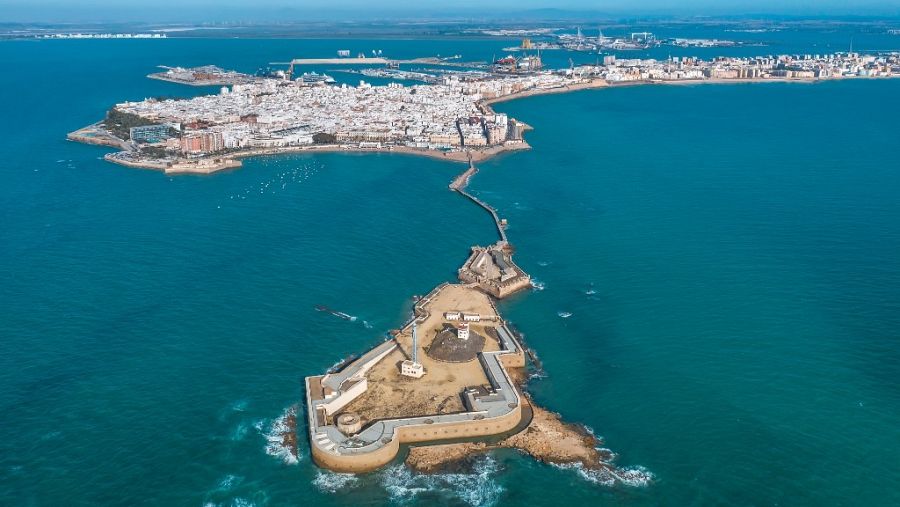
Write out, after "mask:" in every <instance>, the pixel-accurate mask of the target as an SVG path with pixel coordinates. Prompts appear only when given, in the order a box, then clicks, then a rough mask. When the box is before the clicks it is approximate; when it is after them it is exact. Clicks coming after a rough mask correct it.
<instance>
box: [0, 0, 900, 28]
mask: <svg viewBox="0 0 900 507" xmlns="http://www.w3.org/2000/svg"><path fill="white" fill-rule="evenodd" d="M0 13H3V18H4V20H5V21H6V22H20V23H21V22H53V23H55V22H68V23H85V22H141V21H143V22H200V21H202V22H221V21H243V22H254V21H290V22H299V21H341V20H365V19H391V18H396V19H410V18H417V17H419V18H473V17H475V18H482V19H493V18H500V17H505V18H510V17H511V18H513V19H515V18H517V17H522V18H532V19H534V18H538V19H540V18H546V19H558V18H569V17H571V18H576V17H582V18H583V17H591V16H594V17H599V16H735V17H743V16H759V15H773V16H778V15H783V16H804V17H816V16H852V17H856V16H880V17H895V16H900V1H897V0H866V1H862V2H855V3H854V4H853V5H849V4H847V3H846V2H840V1H836V0H826V1H810V0H787V1H774V0H764V1H761V2H753V1H748V0H727V1H725V2H715V1H712V0H694V1H691V2H675V1H671V0H641V1H639V2H625V1H623V0H610V1H605V2H601V3H595V2H587V1H584V0H564V1H561V2H552V3H551V2H547V1H546V0H526V1H523V2H516V1H512V0H497V1H495V2H492V3H491V4H489V5H484V4H483V3H480V2H474V1H470V0H464V1H461V2H457V3H455V4H454V6H453V8H447V7H445V6H444V5H442V4H439V3H434V2H426V3H419V4H417V5H415V6H409V5H405V4H404V3H403V2H399V1H396V2H391V1H388V2H382V3H379V4H378V6H377V8H376V7H373V6H372V4H371V3H369V2H363V1H360V0H338V1H333V2H328V1H324V0H307V1H304V2H302V3H296V2H288V1H286V0H263V1H261V2H256V3H254V4H253V5H252V6H248V5H247V4H246V2H243V1H239V0H222V1H218V2H211V1H209V0H186V1H175V0H161V1H159V2H155V3H154V4H153V5H146V4H143V5H135V4H122V3H120V2H112V1H111V0H93V1H90V2H85V3H79V4H77V5H73V4H71V3H69V2H65V1H61V0H34V1H29V2H25V1H22V0H2V1H0Z"/></svg>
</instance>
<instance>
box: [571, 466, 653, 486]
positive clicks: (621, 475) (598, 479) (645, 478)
mask: <svg viewBox="0 0 900 507" xmlns="http://www.w3.org/2000/svg"><path fill="white" fill-rule="evenodd" d="M553 466H555V467H557V468H562V469H564V470H575V471H576V472H578V475H580V476H581V478H582V479H584V480H586V481H588V482H592V483H594V484H599V485H601V486H607V487H611V486H615V485H616V484H622V485H624V486H630V487H634V488H639V487H645V486H647V485H648V484H650V482H651V481H652V480H653V474H652V473H650V471H648V470H647V469H645V468H644V467H639V466H638V467H631V468H614V467H613V466H612V465H610V466H608V467H604V468H601V469H599V470H587V469H585V468H584V465H582V464H581V463H566V464H562V465H553Z"/></svg>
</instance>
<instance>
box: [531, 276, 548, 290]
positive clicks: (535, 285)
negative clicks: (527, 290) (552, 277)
mask: <svg viewBox="0 0 900 507" xmlns="http://www.w3.org/2000/svg"><path fill="white" fill-rule="evenodd" d="M545 287H546V285H545V284H544V282H542V281H540V280H538V279H537V278H532V279H531V288H532V289H534V290H537V291H541V290H544V288H545Z"/></svg>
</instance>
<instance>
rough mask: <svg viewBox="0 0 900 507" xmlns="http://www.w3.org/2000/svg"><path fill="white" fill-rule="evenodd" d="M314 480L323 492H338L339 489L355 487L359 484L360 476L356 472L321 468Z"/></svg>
mask: <svg viewBox="0 0 900 507" xmlns="http://www.w3.org/2000/svg"><path fill="white" fill-rule="evenodd" d="M312 482H313V485H314V486H315V487H316V488H318V489H319V491H321V492H323V493H337V492H338V491H341V490H345V489H349V488H353V487H355V486H356V485H357V484H359V477H357V476H356V475H354V474H339V473H335V472H327V471H323V470H319V471H318V472H317V473H316V478H315V479H313V481H312Z"/></svg>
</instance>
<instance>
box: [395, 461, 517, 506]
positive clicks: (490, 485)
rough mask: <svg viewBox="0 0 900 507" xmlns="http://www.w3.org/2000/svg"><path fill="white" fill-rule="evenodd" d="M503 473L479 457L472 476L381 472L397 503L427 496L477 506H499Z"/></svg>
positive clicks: (398, 469)
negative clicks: (446, 496)
mask: <svg viewBox="0 0 900 507" xmlns="http://www.w3.org/2000/svg"><path fill="white" fill-rule="evenodd" d="M498 470H499V466H498V465H497V462H496V460H494V459H493V458H491V457H490V456H482V457H479V458H478V459H477V460H476V461H475V464H474V467H473V469H472V472H471V473H447V474H416V473H413V472H412V471H410V470H409V469H408V468H407V467H406V466H404V465H395V466H393V467H390V468H388V469H386V470H384V471H383V472H381V484H382V486H384V488H385V489H386V490H387V492H388V494H390V497H391V500H392V501H394V502H395V503H407V502H410V501H412V500H413V499H415V498H416V497H417V496H418V495H419V494H421V493H424V492H429V493H436V494H440V495H448V496H452V497H455V498H457V499H459V500H461V501H463V502H465V503H467V504H469V505H473V506H491V505H496V504H497V502H498V501H499V499H500V495H501V494H502V493H503V487H502V486H500V484H498V483H497V482H496V481H495V480H494V478H493V477H494V475H496V473H497V471H498Z"/></svg>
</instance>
